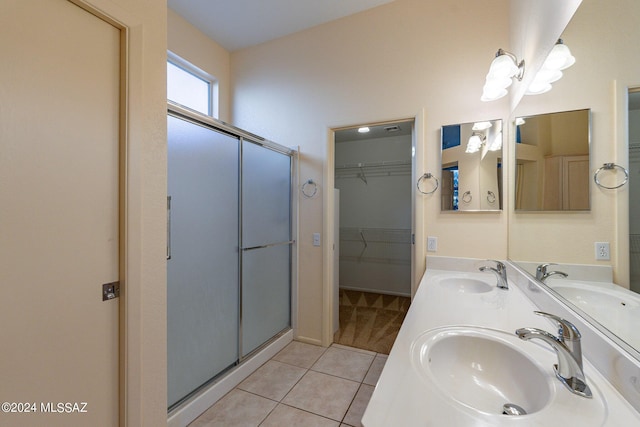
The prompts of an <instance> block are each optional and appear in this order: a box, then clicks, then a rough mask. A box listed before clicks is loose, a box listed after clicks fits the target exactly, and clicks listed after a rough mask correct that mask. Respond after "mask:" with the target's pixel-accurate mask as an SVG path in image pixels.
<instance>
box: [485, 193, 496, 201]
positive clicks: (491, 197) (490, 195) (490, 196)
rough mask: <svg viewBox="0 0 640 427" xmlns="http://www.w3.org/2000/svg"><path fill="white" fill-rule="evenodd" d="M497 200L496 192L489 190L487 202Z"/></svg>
mask: <svg viewBox="0 0 640 427" xmlns="http://www.w3.org/2000/svg"><path fill="white" fill-rule="evenodd" d="M495 201H496V193H494V192H493V191H491V190H489V191H487V202H489V203H495Z"/></svg>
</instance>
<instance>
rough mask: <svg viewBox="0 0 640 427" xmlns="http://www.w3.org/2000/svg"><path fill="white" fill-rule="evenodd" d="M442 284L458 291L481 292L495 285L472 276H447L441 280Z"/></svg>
mask: <svg viewBox="0 0 640 427" xmlns="http://www.w3.org/2000/svg"><path fill="white" fill-rule="evenodd" d="M440 286H443V287H445V288H447V289H451V290H454V291H457V292H464V293H472V294H480V293H484V292H490V291H491V290H492V289H493V288H494V287H495V286H491V285H490V284H488V283H487V282H485V281H482V280H479V279H473V278H471V277H447V278H444V279H441V280H440Z"/></svg>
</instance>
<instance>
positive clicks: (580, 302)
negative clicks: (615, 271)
mask: <svg viewBox="0 0 640 427" xmlns="http://www.w3.org/2000/svg"><path fill="white" fill-rule="evenodd" d="M552 283H553V284H550V287H551V289H553V290H554V291H556V292H558V293H559V294H560V295H562V296H563V297H565V298H566V299H568V300H569V301H571V302H572V303H574V304H575V305H577V306H578V307H580V308H584V309H585V311H590V310H605V311H609V310H634V309H637V308H639V307H640V299H639V298H638V296H637V295H635V294H633V293H632V292H630V291H627V290H626V289H623V288H620V289H614V288H607V287H600V286H594V285H589V284H586V283H580V282H569V283H567V281H565V282H564V283H563V282H562V281H560V280H557V281H553V282H552Z"/></svg>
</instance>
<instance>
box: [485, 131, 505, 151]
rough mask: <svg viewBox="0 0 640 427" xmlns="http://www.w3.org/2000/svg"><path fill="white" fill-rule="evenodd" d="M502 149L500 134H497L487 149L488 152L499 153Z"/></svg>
mask: <svg viewBox="0 0 640 427" xmlns="http://www.w3.org/2000/svg"><path fill="white" fill-rule="evenodd" d="M501 148H502V132H498V133H497V134H496V136H495V138H493V141H491V143H490V144H489V146H488V147H487V150H489V151H499V150H500V149H501Z"/></svg>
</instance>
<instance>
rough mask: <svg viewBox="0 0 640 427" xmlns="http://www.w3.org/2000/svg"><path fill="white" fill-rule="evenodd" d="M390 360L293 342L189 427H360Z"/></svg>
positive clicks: (335, 347) (362, 352)
mask: <svg viewBox="0 0 640 427" xmlns="http://www.w3.org/2000/svg"><path fill="white" fill-rule="evenodd" d="M386 360H387V355H385V354H377V353H373V352H371V351H366V350H360V349H356V348H352V347H345V346H341V345H336V344H334V345H332V346H331V347H329V348H324V347H318V346H315V345H310V344H304V343H300V342H297V341H293V342H292V343H290V344H289V345H288V346H287V347H285V348H284V349H283V350H282V351H281V352H280V353H278V354H276V355H275V356H274V357H273V358H272V359H271V360H269V361H268V362H267V363H265V364H264V365H262V366H261V367H260V368H259V369H258V370H257V371H256V372H254V373H253V374H251V375H250V376H249V377H248V378H247V379H246V380H244V381H243V382H242V383H240V384H239V385H238V387H236V388H235V389H233V390H232V391H231V392H230V393H228V394H227V395H226V396H224V397H223V398H222V399H220V400H219V401H218V402H217V403H216V404H215V405H213V406H212V407H211V408H209V409H208V410H207V411H206V412H205V413H204V414H202V415H201V416H200V417H199V418H197V419H196V420H195V421H194V422H193V423H191V424H190V426H191V427H204V426H207V427H208V426H224V427H232V426H246V427H257V426H261V427H270V426H273V427H282V426H305V427H314V426H318V427H325V426H326V427H339V426H353V427H358V426H360V425H361V424H360V419H361V418H362V415H363V413H364V410H365V408H366V407H367V403H368V402H369V399H370V398H371V394H372V393H373V388H374V386H375V384H376V382H377V381H378V378H379V377H380V373H381V372H382V368H383V366H384V363H385V362H386Z"/></svg>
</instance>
